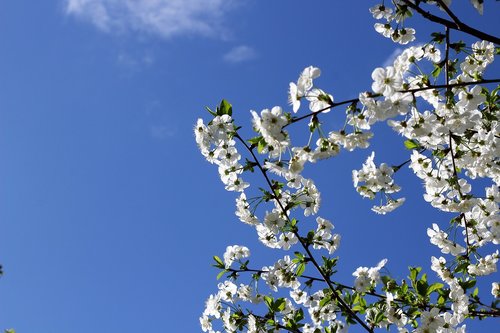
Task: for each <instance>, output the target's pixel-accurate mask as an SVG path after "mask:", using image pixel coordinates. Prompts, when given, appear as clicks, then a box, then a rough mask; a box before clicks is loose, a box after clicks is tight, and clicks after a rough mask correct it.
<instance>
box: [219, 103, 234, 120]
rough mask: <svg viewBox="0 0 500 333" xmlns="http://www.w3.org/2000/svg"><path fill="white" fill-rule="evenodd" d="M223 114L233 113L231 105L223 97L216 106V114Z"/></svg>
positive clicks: (230, 114)
mask: <svg viewBox="0 0 500 333" xmlns="http://www.w3.org/2000/svg"><path fill="white" fill-rule="evenodd" d="M225 114H227V115H229V116H232V115H233V106H232V105H231V104H230V103H229V102H228V101H226V100H225V99H223V100H222V101H221V102H220V104H219V107H217V115H219V116H222V115H225Z"/></svg>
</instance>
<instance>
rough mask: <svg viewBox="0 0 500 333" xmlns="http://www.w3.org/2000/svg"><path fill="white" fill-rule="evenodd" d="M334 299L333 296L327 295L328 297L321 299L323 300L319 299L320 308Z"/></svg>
mask: <svg viewBox="0 0 500 333" xmlns="http://www.w3.org/2000/svg"><path fill="white" fill-rule="evenodd" d="M331 301H332V297H331V296H326V297H323V298H322V299H321V301H319V306H320V308H322V307H324V306H325V305H327V304H328V303H330V302H331Z"/></svg>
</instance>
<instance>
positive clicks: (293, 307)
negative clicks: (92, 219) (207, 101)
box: [195, 0, 500, 333]
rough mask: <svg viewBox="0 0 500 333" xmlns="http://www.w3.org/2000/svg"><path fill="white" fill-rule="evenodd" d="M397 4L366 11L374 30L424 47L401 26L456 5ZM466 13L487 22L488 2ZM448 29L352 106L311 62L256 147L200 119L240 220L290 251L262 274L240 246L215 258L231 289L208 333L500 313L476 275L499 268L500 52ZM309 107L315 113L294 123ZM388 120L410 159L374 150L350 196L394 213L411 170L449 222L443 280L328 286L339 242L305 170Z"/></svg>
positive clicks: (407, 54) (205, 144) (213, 302)
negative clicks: (303, 131)
mask: <svg viewBox="0 0 500 333" xmlns="http://www.w3.org/2000/svg"><path fill="white" fill-rule="evenodd" d="M391 3H392V4H393V5H394V6H393V7H392V8H391V7H390V6H389V5H388V4H387V3H383V4H379V5H376V6H374V7H372V8H371V9H370V12H371V13H372V15H373V17H374V18H375V19H376V20H385V22H384V23H380V22H377V23H376V24H375V30H376V31H378V32H379V33H381V34H382V35H383V36H385V37H388V38H390V39H392V40H393V41H394V42H396V43H398V44H402V45H406V44H408V43H411V42H412V41H414V40H415V38H416V37H415V30H414V29H412V28H409V27H407V26H406V21H407V20H408V19H409V18H410V17H411V16H412V15H413V14H414V13H415V12H416V13H419V14H422V15H423V17H425V18H428V19H429V20H430V21H433V20H434V21H436V20H435V19H433V18H434V17H435V16H433V15H434V14H432V13H430V12H427V11H425V10H424V9H423V8H422V7H421V6H423V5H425V6H435V7H436V8H439V9H442V10H443V12H445V13H447V14H448V15H451V14H452V12H451V9H450V8H451V7H450V6H451V0H443V1H410V0H393V1H391ZM471 3H472V4H473V6H474V7H475V8H476V9H477V10H478V11H479V12H480V13H482V10H483V6H482V1H477V0H471ZM423 13H424V14H423ZM450 13H451V14H450ZM450 17H451V18H452V19H453V20H456V18H454V17H453V16H450ZM438 22H439V20H438ZM443 25H444V27H445V33H444V34H443V33H440V32H435V33H433V34H432V40H431V41H430V42H428V43H426V44H420V45H414V46H409V47H407V48H406V49H404V50H402V52H401V53H400V54H399V55H398V56H397V57H396V58H395V59H394V61H393V63H392V64H390V65H389V66H386V67H380V68H376V69H375V70H374V71H373V72H372V74H371V78H372V80H373V82H372V84H371V91H367V92H361V93H359V94H358V96H357V98H356V99H352V100H349V101H345V102H336V103H334V99H333V96H332V95H331V94H330V93H328V92H326V91H325V90H323V89H320V88H319V87H317V86H316V82H315V80H316V79H318V78H319V77H320V74H321V71H320V69H319V68H317V67H314V66H309V67H306V68H305V69H304V70H303V71H302V72H301V73H300V75H299V78H298V79H297V81H295V82H291V83H290V84H289V91H288V100H289V103H290V107H291V110H290V112H288V111H286V109H285V108H282V107H280V106H275V107H273V108H270V109H264V110H262V111H261V112H260V113H258V112H256V111H251V115H252V125H253V126H252V127H253V129H254V131H255V133H256V135H257V136H255V137H254V138H251V139H249V140H244V139H243V138H242V137H241V136H240V134H239V132H238V130H239V128H240V127H238V126H236V125H235V124H234V120H233V118H232V107H231V105H230V104H229V103H228V102H227V101H222V102H221V104H220V106H219V107H218V108H217V110H216V111H215V112H214V111H211V110H210V109H209V112H210V113H211V114H212V116H213V119H212V120H211V121H210V122H208V124H205V123H204V122H203V120H201V119H199V120H198V123H197V125H196V127H195V136H196V142H197V144H198V146H199V148H200V151H201V153H202V155H203V156H204V157H205V158H206V159H207V160H208V161H209V162H210V163H212V164H216V165H217V166H218V170H219V175H220V178H221V180H222V182H223V183H224V185H225V188H226V189H227V190H228V191H237V192H240V194H239V196H238V198H237V199H236V211H235V214H236V216H237V217H238V219H239V220H240V221H241V222H243V223H245V224H247V225H250V226H252V227H253V228H255V231H256V233H257V236H258V238H259V240H260V241H261V242H262V244H264V245H265V246H267V247H269V248H272V249H279V250H282V251H290V250H292V251H294V257H293V256H290V255H285V256H284V257H282V258H281V259H279V260H278V261H277V262H275V263H274V264H272V265H270V266H263V267H262V268H260V269H255V268H250V267H249V260H246V258H248V257H249V255H250V250H249V249H248V248H246V247H244V246H239V245H233V246H228V247H227V249H226V252H225V253H224V255H223V260H221V259H219V258H218V257H214V258H215V260H216V265H215V266H216V267H217V268H219V269H220V270H221V273H220V275H219V277H222V276H223V275H226V276H227V278H228V279H227V280H226V281H224V282H221V283H219V284H218V291H217V293H216V294H213V295H211V296H210V297H209V298H208V300H207V302H206V307H205V311H204V312H203V315H202V317H201V318H200V324H201V327H202V329H203V331H204V332H216V331H217V330H218V329H221V330H224V331H226V332H237V331H247V332H251V333H257V332H278V331H282V330H286V331H290V332H304V333H318V332H328V333H331V332H342V333H344V332H347V328H348V326H349V325H350V324H352V323H357V324H360V325H361V326H362V327H363V328H364V329H365V330H366V331H367V332H370V333H373V331H374V328H387V329H389V327H390V326H391V325H393V326H395V327H397V329H398V332H407V333H408V332H410V331H411V332H413V333H424V332H437V333H464V332H465V328H466V326H465V323H464V322H465V320H466V319H467V318H477V317H480V318H483V317H486V316H492V317H495V316H500V310H498V308H497V307H496V306H497V303H498V302H492V303H491V304H492V305H491V306H490V305H486V303H487V302H482V301H480V296H479V289H478V288H476V289H474V290H473V288H474V286H475V285H476V282H477V281H478V278H479V277H481V276H485V275H491V274H492V273H494V272H496V271H497V262H498V260H499V258H500V255H499V251H498V249H497V246H498V244H500V217H499V206H498V203H499V202H500V190H499V186H500V163H499V153H500V141H499V139H500V136H499V135H498V133H499V132H500V131H499V126H500V125H499V124H500V122H499V119H500V112H499V111H500V97H499V96H498V91H499V90H500V88H498V87H497V88H496V89H493V90H490V89H489V88H488V84H491V83H497V82H499V80H498V79H494V80H487V79H485V73H486V69H487V67H488V65H490V64H491V63H492V62H493V60H494V58H495V55H496V54H497V53H498V51H497V50H496V49H495V45H494V43H492V42H491V41H478V42H475V43H473V44H472V45H471V46H470V47H467V46H466V45H465V44H464V43H463V42H461V41H459V42H454V43H452V42H451V38H450V31H449V25H446V24H443ZM466 32H468V33H470V34H471V35H473V36H475V34H476V32H475V31H474V30H471V31H466ZM482 36H486V37H488V35H487V34H482ZM487 39H488V38H487ZM490 39H491V38H490ZM451 51H454V52H455V54H454V58H452V55H451ZM430 71H431V72H430ZM429 72H430V73H429ZM441 82H443V83H444V84H441ZM304 101H307V102H308V111H306V112H307V113H305V114H304V115H302V116H300V115H299V116H295V114H297V113H298V112H299V111H300V109H301V107H302V103H303V102H304ZM342 105H347V107H346V119H345V123H344V126H343V127H341V128H336V129H332V130H329V131H327V130H326V129H325V127H326V126H324V124H323V123H322V122H321V121H320V117H323V115H324V114H325V113H328V112H329V111H330V110H331V109H332V108H336V107H339V106H342ZM304 119H306V120H308V121H309V123H308V129H309V139H308V141H307V142H301V143H300V144H297V142H295V141H294V140H292V137H293V135H292V134H293V131H292V129H291V128H292V125H293V124H295V123H297V122H299V121H301V120H304ZM382 121H387V124H388V125H389V126H390V127H391V128H392V129H393V130H394V131H396V132H397V133H398V134H400V135H401V136H402V137H403V138H404V139H403V140H404V143H403V144H404V146H405V147H406V148H407V149H408V150H409V151H411V152H410V153H409V154H408V159H407V160H406V161H404V162H403V163H399V164H396V165H397V166H390V165H389V164H387V163H381V164H379V165H376V164H375V162H374V159H375V152H372V153H371V155H370V156H369V157H368V158H367V159H366V161H365V163H364V164H363V165H362V167H361V169H359V170H353V172H352V179H353V183H354V187H355V189H356V191H357V192H358V193H359V194H360V195H361V196H363V197H366V198H369V199H372V200H373V199H375V198H376V197H378V196H380V198H381V201H380V204H379V205H374V206H373V207H372V210H373V211H374V212H375V213H378V214H386V213H389V212H391V211H393V210H394V209H396V208H398V207H399V206H401V205H402V204H403V203H404V202H405V198H394V197H393V195H394V194H395V193H397V192H399V191H400V190H401V188H400V186H398V185H396V184H395V182H394V178H393V177H394V174H395V173H396V172H398V171H399V170H400V169H401V168H402V167H403V166H405V165H409V168H410V169H411V170H412V171H413V173H414V174H415V175H416V176H417V177H418V178H419V179H420V180H421V181H422V184H423V188H424V190H423V198H424V200H425V202H427V203H429V204H430V205H431V206H432V207H434V208H436V209H437V210H438V211H441V212H444V213H446V214H452V215H453V218H452V219H451V222H450V224H449V225H448V226H447V227H442V226H440V224H439V223H437V222H436V223H432V222H429V223H428V225H431V224H432V225H431V227H429V228H428V229H427V235H428V236H429V239H430V243H431V244H433V245H434V246H436V247H437V248H438V253H441V254H442V255H443V256H440V257H439V258H436V257H434V256H433V257H432V258H431V267H430V268H431V269H432V270H433V271H434V272H436V274H437V277H438V278H439V279H440V280H441V281H442V282H443V283H441V282H435V283H430V282H429V281H428V280H427V279H428V278H427V275H426V274H420V272H421V268H420V267H410V275H409V276H408V280H403V281H402V282H398V281H396V280H395V279H393V278H391V277H390V276H388V275H384V274H382V273H381V271H382V270H383V268H384V267H385V265H386V263H387V259H383V260H382V261H380V262H379V263H378V264H377V265H376V266H375V267H371V268H369V267H358V268H357V269H356V270H355V271H354V272H353V274H352V275H353V276H354V277H355V280H354V283H353V284H352V286H348V285H345V284H343V283H340V282H337V281H335V280H334V277H335V273H336V266H337V261H338V259H339V258H336V257H332V255H333V254H334V253H335V252H336V250H337V249H338V247H339V244H340V239H341V237H340V235H338V234H334V233H333V229H334V226H333V224H332V223H331V222H330V221H328V220H326V219H324V218H322V217H319V216H317V215H318V213H319V208H320V205H321V195H320V192H319V190H318V188H317V186H316V185H315V183H314V181H313V180H312V179H310V178H307V177H305V176H304V174H303V171H304V170H305V168H306V164H308V163H315V162H318V161H320V160H324V159H328V158H332V157H336V156H338V155H339V153H340V152H341V151H342V150H344V151H352V150H354V149H358V148H367V147H369V145H370V139H371V138H372V137H373V135H374V134H373V132H372V127H373V125H374V124H375V123H378V122H382ZM237 145H241V146H242V147H243V148H244V150H245V152H244V153H243V150H242V151H241V152H239V151H238V149H237ZM243 154H246V156H245V158H244V160H245V161H246V162H244V163H243V162H241V161H242V155H243ZM245 172H256V173H258V174H260V175H261V176H262V179H263V184H264V185H263V186H261V187H258V189H254V188H249V184H248V183H246V182H245V181H244V180H243V178H242V177H243V174H244V173H245ZM482 189H484V190H482ZM251 191H253V192H251ZM312 218H315V224H313V225H314V227H311V226H310V225H311V221H310V220H312ZM313 223H314V222H313ZM319 253H321V255H318V254H319ZM238 264H239V267H235V266H237V265H238ZM244 273H251V274H252V275H251V279H250V281H249V282H248V283H247V284H244V283H240V284H239V285H237V284H236V280H238V279H241V278H242V277H241V276H242V275H243V274H244ZM259 282H261V283H259ZM481 288H482V287H481ZM283 290H286V292H283ZM499 290H500V289H499V284H498V283H497V282H494V283H493V284H492V285H491V294H492V295H493V297H496V298H497V297H499V294H500V291H499ZM283 295H287V297H283ZM288 296H289V297H288ZM243 302H244V303H247V304H248V307H246V308H244V307H242V306H241V305H240V303H243ZM306 310H307V313H305V312H306ZM261 312H262V313H261ZM258 313H261V314H260V315H259V314H258ZM307 315H308V316H307ZM361 315H364V319H363V318H362V317H361ZM341 317H343V318H341ZM344 319H345V320H344ZM307 320H309V321H308V322H306V321H307ZM215 321H217V322H218V325H219V326H218V328H217V327H215V325H214V322H215Z"/></svg>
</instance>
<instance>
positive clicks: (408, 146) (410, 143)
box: [404, 140, 420, 150]
mask: <svg viewBox="0 0 500 333" xmlns="http://www.w3.org/2000/svg"><path fill="white" fill-rule="evenodd" d="M404 144H405V148H406V149H408V150H412V149H419V148H420V145H419V144H418V142H417V141H415V140H406V141H405V142H404Z"/></svg>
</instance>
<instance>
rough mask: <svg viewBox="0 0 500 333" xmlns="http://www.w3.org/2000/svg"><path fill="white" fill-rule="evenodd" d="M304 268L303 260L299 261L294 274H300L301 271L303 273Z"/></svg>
mask: <svg viewBox="0 0 500 333" xmlns="http://www.w3.org/2000/svg"><path fill="white" fill-rule="evenodd" d="M305 270H306V264H304V263H303V262H301V263H300V264H299V265H298V266H297V270H296V271H295V274H296V275H297V276H301V275H302V273H304V271H305Z"/></svg>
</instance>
